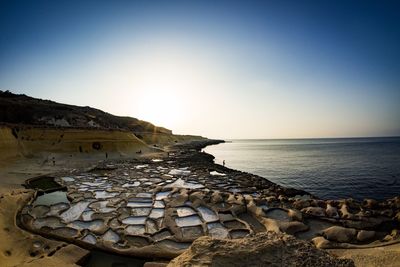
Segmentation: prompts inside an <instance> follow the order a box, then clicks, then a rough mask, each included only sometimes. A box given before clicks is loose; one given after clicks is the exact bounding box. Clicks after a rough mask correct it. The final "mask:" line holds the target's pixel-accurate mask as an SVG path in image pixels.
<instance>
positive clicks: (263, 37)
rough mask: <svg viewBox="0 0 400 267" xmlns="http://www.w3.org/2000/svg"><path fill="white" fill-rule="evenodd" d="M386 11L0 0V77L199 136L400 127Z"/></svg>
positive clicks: (8, 84) (352, 5) (392, 18)
mask: <svg viewBox="0 0 400 267" xmlns="http://www.w3.org/2000/svg"><path fill="white" fill-rule="evenodd" d="M398 14H400V2H399V1H368V0H365V1H341V0H338V1H324V0H321V1H272V0H271V1H234V0H231V1H217V0H216V1H206V0H203V1H194V0H193V1H191V0H186V1H152V0H147V1H100V0H99V1H75V0H72V1H41V0H37V1H19V0H12V1H8V0H0V90H10V91H11V92H14V93H23V94H27V95H30V96H33V97H37V98H42V99H50V100H54V101H57V102H61V103H67V104H73V105H80V106H91V107H95V108H98V109H102V110H104V111H106V112H109V113H112V114H115V115H122V116H132V117H136V118H139V119H142V120H147V121H150V122H152V123H154V124H156V125H159V126H164V127H167V128H169V129H172V130H173V132H174V133H178V134H197V135H203V136H207V137H210V138H227V139H229V138H232V139H233V138H314V137H356V136H399V135H400V16H399V15H398ZM0 112H1V111H0Z"/></svg>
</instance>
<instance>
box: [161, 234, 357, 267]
mask: <svg viewBox="0 0 400 267" xmlns="http://www.w3.org/2000/svg"><path fill="white" fill-rule="evenodd" d="M177 266H215V267H217V266H271V267H273V266H279V267H280V266H313V267H314V266H321V267H323V266H327V267H328V266H329V267H334V266H343V267H344V266H354V263H353V262H352V261H351V260H344V259H337V258H335V257H333V256H331V255H330V254H328V253H327V252H325V251H322V250H319V249H316V248H315V247H314V246H313V245H312V244H311V243H309V242H306V241H301V240H298V239H296V238H294V237H293V236H289V235H286V234H277V233H274V232H264V233H259V234H256V235H255V236H252V237H248V238H244V239H238V240H226V239H223V240H221V239H212V238H210V237H202V238H199V239H197V240H196V241H195V242H193V244H192V246H191V247H190V248H189V249H188V250H186V251H185V252H184V253H183V254H181V255H180V256H179V257H177V258H175V259H174V260H172V261H171V262H170V264H169V265H168V267H177Z"/></svg>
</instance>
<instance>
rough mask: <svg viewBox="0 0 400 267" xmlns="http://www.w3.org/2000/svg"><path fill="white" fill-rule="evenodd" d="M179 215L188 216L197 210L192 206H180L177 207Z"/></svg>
mask: <svg viewBox="0 0 400 267" xmlns="http://www.w3.org/2000/svg"><path fill="white" fill-rule="evenodd" d="M176 211H177V213H178V216H179V217H187V216H191V215H195V214H196V212H195V211H194V210H193V209H192V208H190V207H178V208H176Z"/></svg>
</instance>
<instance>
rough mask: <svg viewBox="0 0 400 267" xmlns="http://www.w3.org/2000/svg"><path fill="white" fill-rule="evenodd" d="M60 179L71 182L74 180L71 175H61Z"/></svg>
mask: <svg viewBox="0 0 400 267" xmlns="http://www.w3.org/2000/svg"><path fill="white" fill-rule="evenodd" d="M61 180H63V181H64V182H73V181H75V179H74V178H72V177H62V178H61Z"/></svg>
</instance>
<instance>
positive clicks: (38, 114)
mask: <svg viewBox="0 0 400 267" xmlns="http://www.w3.org/2000/svg"><path fill="white" fill-rule="evenodd" d="M0 110H1V112H0V122H4V123H12V124H30V125H41V126H58V127H75V128H77V127H78V128H101V129H114V130H116V129H119V130H129V131H132V132H134V133H135V134H137V135H140V134H141V133H148V132H152V133H161V134H172V131H171V130H168V129H165V128H163V127H157V126H155V125H153V124H151V123H149V122H146V121H142V120H139V119H136V118H131V117H120V116H114V115H111V114H109V113H106V112H103V111H101V110H98V109H95V108H91V107H79V106H73V105H66V104H60V103H57V102H53V101H50V100H43V99H37V98H33V97H29V96H26V95H23V94H20V95H17V94H13V93H11V92H9V91H5V92H4V91H1V90H0Z"/></svg>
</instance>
